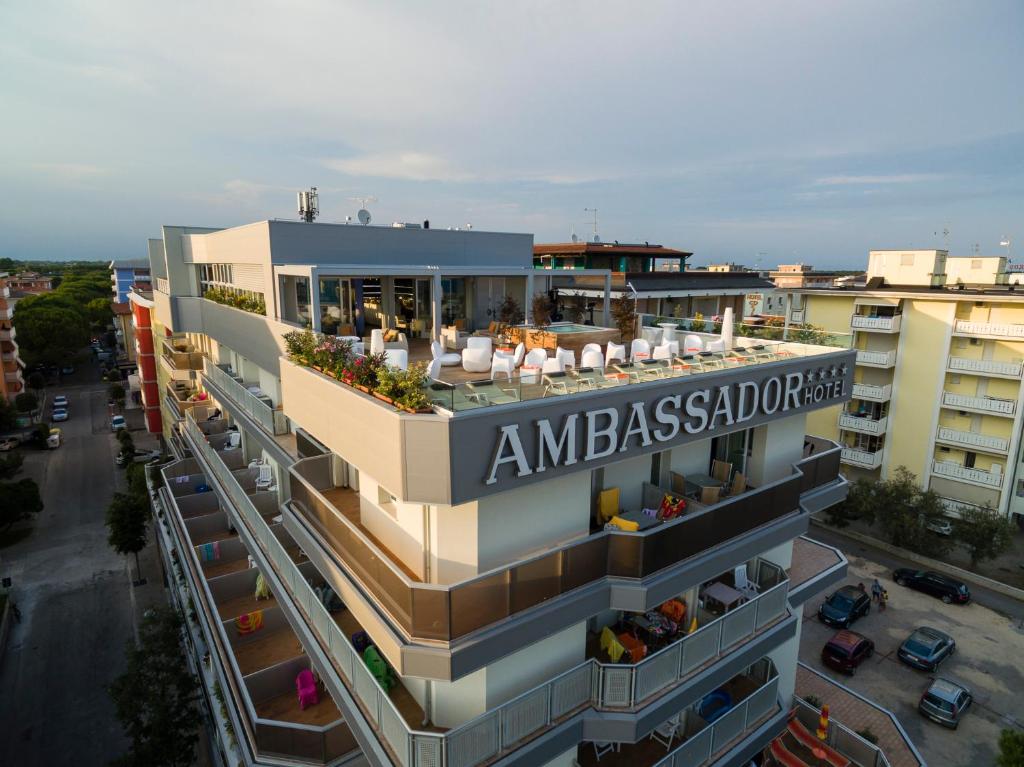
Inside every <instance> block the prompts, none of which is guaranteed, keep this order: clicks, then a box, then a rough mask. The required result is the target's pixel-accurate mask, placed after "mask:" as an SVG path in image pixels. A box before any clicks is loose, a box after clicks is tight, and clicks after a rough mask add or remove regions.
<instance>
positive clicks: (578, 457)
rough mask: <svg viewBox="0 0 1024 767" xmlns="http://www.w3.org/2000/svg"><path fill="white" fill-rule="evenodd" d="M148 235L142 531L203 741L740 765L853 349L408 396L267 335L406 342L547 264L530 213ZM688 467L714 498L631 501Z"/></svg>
mask: <svg viewBox="0 0 1024 767" xmlns="http://www.w3.org/2000/svg"><path fill="white" fill-rule="evenodd" d="M149 252H150V261H151V269H152V276H153V290H152V292H150V293H146V292H142V291H134V292H132V293H131V294H130V300H131V301H132V302H133V305H134V306H135V307H136V309H137V310H138V311H137V313H136V319H137V321H142V322H145V324H146V326H147V328H148V330H149V331H150V332H151V351H150V355H151V356H152V357H153V358H155V364H154V365H153V373H152V379H153V381H152V382H153V388H154V390H155V391H148V390H147V389H146V388H145V386H146V384H145V383H144V398H145V400H146V402H147V407H148V406H149V404H150V403H152V402H156V403H157V404H158V405H159V408H160V413H161V415H162V422H161V428H162V429H163V434H164V437H165V438H166V440H167V443H168V444H169V445H170V447H171V449H172V450H173V451H174V453H175V455H176V460H175V461H174V462H172V463H171V464H169V465H167V466H165V467H164V468H163V470H162V477H163V480H164V481H163V483H162V487H160V488H159V490H158V503H157V508H158V516H159V518H160V523H159V524H158V530H159V537H160V542H161V550H162V552H163V556H164V563H165V567H166V569H167V572H168V574H169V580H170V585H171V590H172V592H173V593H174V595H175V600H176V602H177V603H178V604H179V606H180V607H181V609H182V610H183V612H185V613H186V614H188V616H189V620H188V628H189V632H188V634H189V642H190V643H191V645H192V649H193V653H192V654H193V655H194V658H195V666H196V669H197V671H198V673H199V674H200V675H201V676H202V679H203V682H204V690H205V691H206V693H207V697H208V699H209V701H210V706H209V709H210V712H211V721H210V725H211V728H210V729H211V732H215V733H216V734H217V746H218V748H217V749H216V751H217V754H218V756H217V759H218V760H219V761H221V760H222V761H224V763H227V764H232V765H233V764H235V763H238V762H240V763H244V764H246V765H249V764H297V763H299V764H350V763H351V764H369V765H375V766H377V765H382V766H383V765H402V767H476V766H478V765H491V764H495V765H510V766H511V765H523V766H524V767H525V766H526V765H530V766H531V767H536V766H538V765H552V766H561V765H564V766H565V767H569V765H572V764H581V765H592V764H595V763H597V761H598V760H599V761H600V763H601V764H603V765H613V766H614V765H635V766H639V767H647V766H648V765H659V766H664V765H669V766H672V767H698V766H699V765H710V764H715V765H746V764H748V763H749V762H750V760H751V758H753V757H754V756H755V755H757V754H760V753H761V752H762V751H763V749H764V748H765V747H766V746H767V745H768V743H769V742H770V741H771V739H772V738H773V737H775V736H776V735H778V734H779V733H780V732H781V731H782V729H783V728H784V726H785V723H786V720H787V716H788V713H789V710H790V707H791V705H792V703H793V699H794V697H793V696H794V684H795V680H796V676H797V650H798V644H799V636H800V627H801V620H802V609H801V606H802V604H803V603H804V602H805V601H807V600H808V599H810V598H811V597H813V596H814V595H815V594H817V593H818V592H820V591H821V590H823V589H825V588H827V587H828V586H830V585H831V584H833V583H835V582H837V581H838V580H841V579H842V578H843V576H844V575H845V571H846V560H845V559H844V558H843V557H842V555H841V554H839V553H838V552H837V551H835V550H834V549H831V548H829V547H826V546H822V545H820V544H817V543H814V542H813V541H810V540H808V539H806V538H804V537H802V536H803V534H804V533H805V532H806V530H807V525H808V514H809V513H812V512H816V511H820V510H822V509H824V508H827V507H828V506H829V505H831V504H833V503H835V502H837V501H839V500H841V499H842V498H843V497H844V495H845V492H846V486H847V485H846V481H845V480H844V479H843V477H842V476H841V475H840V473H839V468H840V464H839V455H840V448H839V446H838V445H836V444H835V443H833V442H830V441H828V440H825V439H820V438H818V437H815V436H809V432H808V428H807V423H808V419H810V418H812V417H813V416H814V414H815V413H818V412H820V411H821V410H822V409H823V408H829V407H834V406H837V405H841V404H842V403H844V402H845V401H846V400H847V399H848V398H849V395H850V387H851V385H852V379H853V370H854V353H853V352H852V351H850V350H848V349H840V348H833V347H826V346H813V345H806V344H798V343H778V344H770V343H765V342H755V341H752V340H746V339H737V341H738V343H739V345H741V346H747V347H749V348H748V349H747V351H745V352H743V353H742V354H738V355H735V356H730V355H719V356H717V357H715V359H714V361H708V362H707V364H706V365H702V364H699V363H698V364H696V365H695V366H694V367H693V368H691V369H687V370H677V371H673V373H672V374H671V375H669V376H666V377H663V378H659V377H651V378H642V377H637V378H636V379H633V378H630V377H627V376H623V378H622V379H621V381H620V385H616V386H612V387H608V388H598V387H593V388H586V387H583V386H582V385H581V386H573V385H568V386H562V387H560V388H557V389H545V387H543V386H540V385H537V384H530V383H528V382H526V381H524V380H522V379H520V380H517V381H512V382H504V381H502V382H499V385H503V386H504V388H503V390H502V396H500V397H490V398H489V397H487V396H484V395H483V394H481V392H480V388H479V381H477V382H476V388H474V383H473V382H472V379H473V378H479V377H480V374H476V375H475V376H470V375H468V374H465V373H464V372H463V371H462V369H461V368H460V367H457V366H456V367H449V368H442V374H441V378H442V379H443V380H444V381H448V382H449V385H447V386H446V385H445V384H442V383H437V384H435V385H434V388H432V389H431V392H432V395H433V397H434V403H435V404H434V406H433V407H432V408H431V409H430V410H429V411H428V412H416V413H410V412H403V411H400V410H398V409H396V408H395V407H394V406H392V405H390V404H388V403H386V402H384V401H382V400H381V399H379V398H375V397H373V396H371V395H369V394H367V393H364V392H363V391H360V390H359V389H356V388H354V387H352V386H348V385H345V384H343V383H341V382H339V381H338V380H336V379H334V378H332V377H330V376H328V375H325V374H323V373H321V372H319V371H317V370H315V369H313V368H310V367H306V366H303V365H300V364H297V363H296V362H294V361H292V360H290V359H288V357H287V355H286V354H285V351H286V347H285V342H284V336H285V334H286V333H288V332H290V331H293V330H295V329H297V328H302V327H312V329H313V330H321V329H327V330H329V332H331V333H337V334H339V335H349V334H350V333H352V332H353V331H355V334H356V335H359V336H364V337H365V336H367V335H369V334H370V331H371V329H374V328H396V327H402V328H403V329H404V332H405V343H406V345H407V347H408V351H409V357H410V359H413V360H415V359H430V352H429V344H430V342H431V341H432V340H434V339H440V338H442V336H443V337H445V338H446V339H448V340H450V339H452V338H456V339H457V336H452V335H449V331H451V330H452V329H453V326H455V325H458V326H460V327H461V328H464V329H465V330H466V331H472V330H474V329H483V328H486V327H487V325H488V323H489V322H490V321H492V320H493V317H494V311H495V309H496V307H497V305H498V304H500V302H501V301H502V299H503V298H504V297H505V296H506V295H513V296H517V297H521V301H522V302H523V305H524V306H529V299H530V298H531V297H532V295H533V294H534V292H535V291H540V290H542V289H544V288H545V284H544V282H543V281H544V279H546V278H545V277H544V276H543V275H538V274H536V270H535V269H534V266H533V249H532V238H531V237H530V236H529V235H518V234H499V233H488V232H480V231H442V230H426V229H419V228H409V227H403V228H384V227H363V226H344V225H328V224H308V223H298V222H296V223H290V222H283V221H264V222H260V223H255V224H251V225H248V226H242V227H237V228H232V229H225V230H211V229H199V228H183V227H164V229H163V232H162V236H161V237H160V238H159V239H156V240H151V241H150V243H149ZM601 276H603V277H605V278H606V280H605V286H606V287H605V292H604V297H603V299H598V300H599V305H600V306H601V307H602V310H603V313H604V316H605V317H607V314H606V312H607V305H608V304H607V301H608V291H609V287H608V280H607V277H608V275H607V274H605V275H601ZM210 287H216V288H218V290H216V291H213V292H208V291H209V288H210ZM204 295H209V296H213V297H216V298H217V300H216V301H215V300H211V298H204ZM226 295H230V296H236V297H237V301H238V303H239V304H240V305H245V306H248V307H249V308H250V309H252V311H247V310H243V309H240V308H235V307H234V306H231V305H226V304H225V303H224V301H225V300H229V301H235V300H236V299H234V298H231V299H225V296H226ZM260 299H262V300H260ZM261 308H262V311H260V309H261ZM598 316H599V317H600V316H601V314H600V313H599V315H598ZM140 317H141V318H142V319H141V320H140ZM605 324H607V321H605ZM141 335H142V334H140V336H141ZM708 340H711V339H708ZM143 356H144V355H140V372H142V371H143V369H144V368H145V362H144V359H143ZM544 394H547V395H548V396H542V395H544ZM147 412H148V411H147ZM713 471H715V472H716V473H718V475H719V477H723V476H724V477H725V478H726V481H727V483H728V486H729V487H730V488H731V491H732V492H731V493H730V494H729V495H728V496H727V497H719V498H717V499H716V497H715V496H716V493H714V492H712V493H708V494H703V495H702V496H701V498H702V500H701V501H697V500H690V501H688V505H687V508H686V509H685V511H684V513H683V514H682V515H681V516H679V517H677V518H675V519H671V520H670V521H660V520H659V519H657V518H655V517H653V516H649V515H646V514H644V513H643V511H642V510H643V509H647V508H652V509H653V508H658V507H659V505H660V504H661V503H662V502H663V501H664V499H665V495H666V494H669V495H671V494H672V493H674V492H679V493H688V492H689V490H690V488H691V486H694V487H697V488H698V489H699V488H703V487H707V488H713V487H715V486H716V483H718V480H716V479H714V478H713V477H711V476H709V475H710V474H712V472H713ZM737 474H738V475H741V476H740V477H737V476H736V475H737ZM719 484H720V483H719ZM609 504H610V505H611V508H609ZM609 512H610V515H616V516H617V515H621V517H620V519H623V520H629V521H633V524H631V525H627V527H631V528H632V529H631V530H625V529H621V528H620V527H617V526H615V525H613V526H612V527H611V528H609V527H607V526H606V525H605V524H604V522H605V521H606V520H607V518H608V514H609ZM661 606H664V607H665V609H664V611H659V608H660V607H661ZM304 669H312V670H313V672H314V673H315V675H316V678H317V679H318V680H319V685H320V686H319V690H320V692H319V702H317V703H315V704H312V705H309V706H306V707H301V706H300V705H299V703H298V700H297V696H296V678H297V676H298V675H299V674H300V672H301V671H303V670H304Z"/></svg>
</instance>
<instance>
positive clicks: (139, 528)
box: [106, 493, 149, 580]
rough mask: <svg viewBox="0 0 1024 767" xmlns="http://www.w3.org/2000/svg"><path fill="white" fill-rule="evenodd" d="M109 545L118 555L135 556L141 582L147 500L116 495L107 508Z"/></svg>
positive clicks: (147, 518) (133, 496) (147, 521)
mask: <svg viewBox="0 0 1024 767" xmlns="http://www.w3.org/2000/svg"><path fill="white" fill-rule="evenodd" d="M106 522H107V543H109V544H110V547H111V548H112V549H113V550H114V551H116V552H117V553H118V554H134V555H135V572H136V574H137V577H138V578H139V579H140V580H141V578H142V570H141V569H140V567H139V552H140V551H142V549H143V548H145V546H146V528H147V526H148V524H149V502H148V500H147V499H146V498H144V497H143V498H139V497H138V496H136V495H130V494H126V493H114V497H113V499H111V501H110V505H109V506H108V507H107V517H106Z"/></svg>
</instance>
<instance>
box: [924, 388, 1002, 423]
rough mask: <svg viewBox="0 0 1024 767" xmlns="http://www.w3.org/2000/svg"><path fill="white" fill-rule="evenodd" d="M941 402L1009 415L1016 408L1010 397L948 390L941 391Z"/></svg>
mask: <svg viewBox="0 0 1024 767" xmlns="http://www.w3.org/2000/svg"><path fill="white" fill-rule="evenodd" d="M942 404H943V405H945V406H946V407H952V408H956V409H958V410H983V411H985V412H987V413H994V414H995V415H1006V416H1011V417H1012V416H1013V414H1014V412H1015V411H1016V410H1017V403H1016V402H1014V401H1013V400H1012V399H997V398H995V397H969V396H967V395H965V394H954V393H953V392H948V391H944V392H942Z"/></svg>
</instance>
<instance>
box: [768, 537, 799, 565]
mask: <svg viewBox="0 0 1024 767" xmlns="http://www.w3.org/2000/svg"><path fill="white" fill-rule="evenodd" d="M761 556H762V557H763V558H764V559H767V560H768V561H769V562H774V563H775V564H777V565H778V566H779V567H781V568H782V569H783V570H788V569H789V566H790V565H791V564H792V563H793V541H786V542H785V543H780V544H779V545H778V546H776V547H775V548H773V549H768V551H762V552H761Z"/></svg>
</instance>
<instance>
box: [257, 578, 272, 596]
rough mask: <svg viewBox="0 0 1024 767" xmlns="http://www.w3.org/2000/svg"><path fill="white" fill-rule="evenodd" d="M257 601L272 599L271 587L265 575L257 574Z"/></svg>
mask: <svg viewBox="0 0 1024 767" xmlns="http://www.w3.org/2000/svg"><path fill="white" fill-rule="evenodd" d="M256 599H270V586H268V585H267V579H266V578H264V577H263V573H256Z"/></svg>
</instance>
